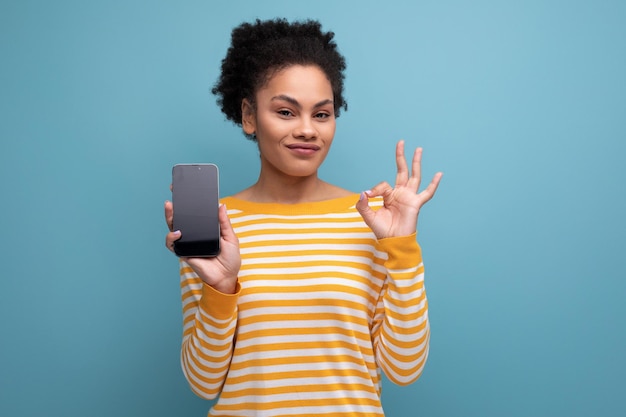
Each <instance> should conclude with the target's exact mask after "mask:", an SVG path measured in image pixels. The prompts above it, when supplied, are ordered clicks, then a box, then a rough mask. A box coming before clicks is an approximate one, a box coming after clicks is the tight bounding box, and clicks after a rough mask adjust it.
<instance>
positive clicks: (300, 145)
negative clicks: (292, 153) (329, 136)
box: [287, 143, 320, 151]
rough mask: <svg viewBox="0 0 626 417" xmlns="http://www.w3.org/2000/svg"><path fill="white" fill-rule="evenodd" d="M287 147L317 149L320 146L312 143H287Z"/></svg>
mask: <svg viewBox="0 0 626 417" xmlns="http://www.w3.org/2000/svg"><path fill="white" fill-rule="evenodd" d="M287 147H288V148H289V149H294V150H296V149H302V150H308V151H319V150H320V147H319V146H317V145H314V144H312V143H292V144H291V145H287Z"/></svg>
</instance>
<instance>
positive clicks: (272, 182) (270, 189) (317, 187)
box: [246, 171, 327, 204]
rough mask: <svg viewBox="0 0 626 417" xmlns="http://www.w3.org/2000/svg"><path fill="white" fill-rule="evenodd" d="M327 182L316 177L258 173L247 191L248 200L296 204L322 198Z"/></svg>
mask: <svg viewBox="0 0 626 417" xmlns="http://www.w3.org/2000/svg"><path fill="white" fill-rule="evenodd" d="M326 185H327V184H326V183H325V182H324V181H322V180H320V179H319V178H318V177H317V174H315V175H311V176H308V177H286V176H274V175H264V173H263V171H261V174H260V175H259V179H258V180H257V182H256V183H255V184H254V185H253V186H252V187H250V188H249V189H248V190H246V191H247V194H248V198H249V199H250V200H253V201H256V202H259V203H279V204H297V203H310V202H312V201H320V200H324V199H325V197H324V187H325V186H326Z"/></svg>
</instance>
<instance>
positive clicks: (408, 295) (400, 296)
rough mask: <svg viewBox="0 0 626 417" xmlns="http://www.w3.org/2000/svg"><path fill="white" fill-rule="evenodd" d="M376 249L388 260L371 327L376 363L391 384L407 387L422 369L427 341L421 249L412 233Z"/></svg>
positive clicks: (381, 243) (426, 305)
mask: <svg viewBox="0 0 626 417" xmlns="http://www.w3.org/2000/svg"><path fill="white" fill-rule="evenodd" d="M379 249H380V250H381V251H383V252H386V253H387V254H388V257H387V260H386V261H385V268H386V269H387V278H386V281H385V285H384V286H383V289H382V291H381V294H380V297H379V300H378V305H377V307H376V313H375V316H374V323H373V328H372V340H373V344H374V352H375V355H376V362H377V363H378V365H379V366H380V367H381V368H382V369H383V371H384V372H385V375H387V377H388V378H389V379H390V380H391V381H392V382H394V383H396V384H398V385H408V384H410V383H412V382H414V381H415V380H417V379H418V378H419V376H420V375H421V374H422V372H423V370H424V365H425V363H426V359H427V357H428V343H429V338H430V325H429V321H428V301H427V299H426V291H425V289H424V267H423V264H422V256H421V250H420V247H419V245H418V244H417V242H416V240H415V234H413V235H411V236H406V237H400V238H388V239H383V240H380V241H379Z"/></svg>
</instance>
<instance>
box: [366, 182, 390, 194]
mask: <svg viewBox="0 0 626 417" xmlns="http://www.w3.org/2000/svg"><path fill="white" fill-rule="evenodd" d="M391 191H393V188H392V187H391V185H389V183H388V182H386V181H383V182H381V183H378V184H376V186H375V187H373V188H372V189H371V190H369V191H365V193H366V194H367V196H368V197H380V196H383V197H385V196H386V195H388V194H389V193H390V192H391Z"/></svg>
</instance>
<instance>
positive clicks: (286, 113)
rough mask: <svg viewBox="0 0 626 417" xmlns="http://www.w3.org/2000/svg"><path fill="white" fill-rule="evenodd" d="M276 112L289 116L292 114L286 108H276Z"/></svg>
mask: <svg viewBox="0 0 626 417" xmlns="http://www.w3.org/2000/svg"><path fill="white" fill-rule="evenodd" d="M276 113H278V114H279V115H280V116H283V117H291V116H293V113H292V112H291V111H290V110H287V109H281V110H278V111H277V112H276Z"/></svg>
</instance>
